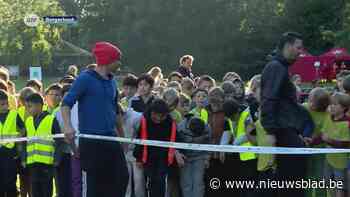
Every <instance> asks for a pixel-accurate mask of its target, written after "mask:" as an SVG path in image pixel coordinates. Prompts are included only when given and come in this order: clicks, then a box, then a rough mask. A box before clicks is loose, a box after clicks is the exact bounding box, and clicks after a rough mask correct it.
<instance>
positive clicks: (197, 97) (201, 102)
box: [190, 89, 208, 124]
mask: <svg viewBox="0 0 350 197" xmlns="http://www.w3.org/2000/svg"><path fill="white" fill-rule="evenodd" d="M192 101H193V102H194V103H195V105H196V106H195V108H194V109H192V110H191V111H190V113H191V114H193V115H194V116H196V117H198V118H200V119H202V120H203V121H204V122H205V123H206V124H207V123H208V111H207V109H206V106H207V105H208V91H207V90H204V89H196V90H195V91H194V92H193V94H192Z"/></svg>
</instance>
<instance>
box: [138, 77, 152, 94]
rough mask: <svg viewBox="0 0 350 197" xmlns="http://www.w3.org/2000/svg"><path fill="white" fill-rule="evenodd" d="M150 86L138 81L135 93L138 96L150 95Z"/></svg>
mask: <svg viewBox="0 0 350 197" xmlns="http://www.w3.org/2000/svg"><path fill="white" fill-rule="evenodd" d="M151 90H152V88H151V86H150V84H148V83H147V82H146V81H145V80H142V81H140V83H139V85H138V87H137V91H138V93H139V95H140V96H144V95H149V94H150V93H151Z"/></svg>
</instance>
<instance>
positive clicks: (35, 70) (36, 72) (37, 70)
mask: <svg viewBox="0 0 350 197" xmlns="http://www.w3.org/2000/svg"><path fill="white" fill-rule="evenodd" d="M29 74H30V75H29V79H30V80H32V79H37V80H40V81H41V80H42V73H41V67H30V68H29Z"/></svg>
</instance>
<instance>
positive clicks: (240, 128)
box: [236, 110, 256, 161]
mask: <svg viewBox="0 0 350 197" xmlns="http://www.w3.org/2000/svg"><path fill="white" fill-rule="evenodd" d="M248 116H249V111H248V110H244V111H243V112H241V114H240V116H239V120H238V124H237V129H236V138H239V137H241V136H242V135H245V134H246V131H245V121H246V120H247V118H248ZM240 146H253V145H252V144H251V143H250V142H246V143H243V144H241V145H240ZM239 157H240V159H241V161H248V160H252V159H256V155H255V153H249V152H247V153H239Z"/></svg>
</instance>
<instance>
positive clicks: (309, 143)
mask: <svg viewBox="0 0 350 197" xmlns="http://www.w3.org/2000/svg"><path fill="white" fill-rule="evenodd" d="M303 141H304V143H305V144H306V145H307V146H310V145H311V144H312V141H313V139H312V138H310V137H304V138H303Z"/></svg>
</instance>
